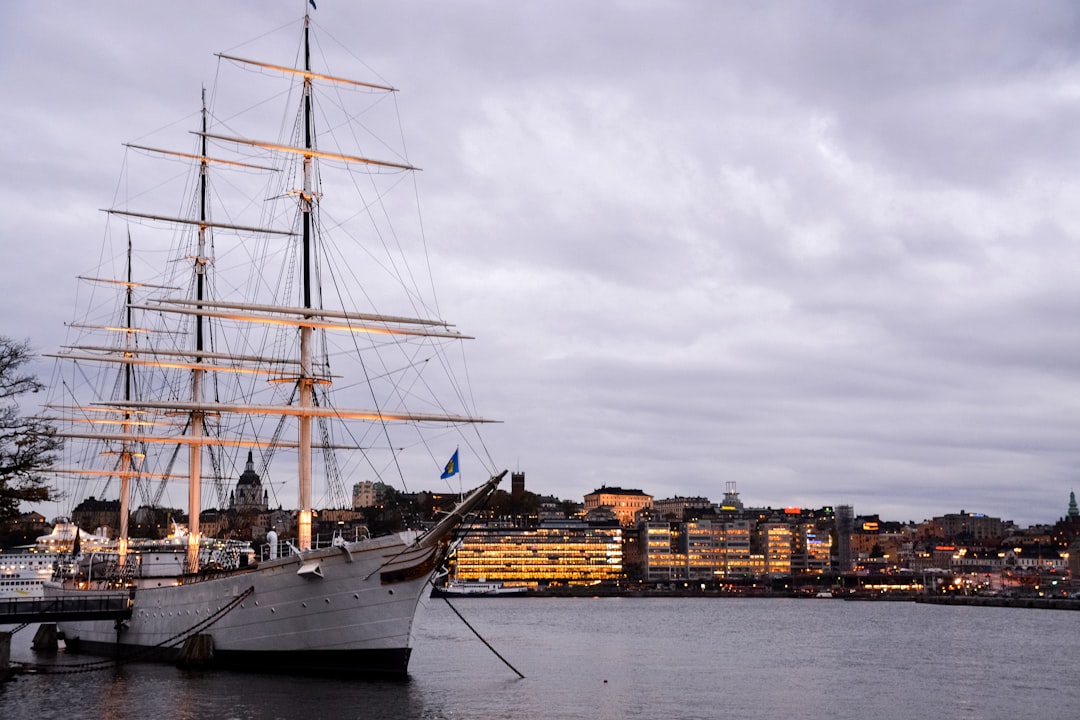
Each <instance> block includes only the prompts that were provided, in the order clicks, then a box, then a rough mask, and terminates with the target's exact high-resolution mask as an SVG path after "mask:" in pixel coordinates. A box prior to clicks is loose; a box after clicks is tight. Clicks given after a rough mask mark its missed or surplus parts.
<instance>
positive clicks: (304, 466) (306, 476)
mask: <svg viewBox="0 0 1080 720" xmlns="http://www.w3.org/2000/svg"><path fill="white" fill-rule="evenodd" d="M310 31H311V18H310V16H309V15H308V14H307V13H305V14H304V72H305V73H310V72H311V46H310V42H309V35H310ZM311 123H312V120H311V75H310V74H305V75H304V150H305V151H306V152H305V153H304V170H303V186H302V188H301V192H300V213H301V215H302V216H303V223H304V231H303V245H302V257H301V265H302V268H301V277H302V282H303V293H304V297H303V306H304V308H306V309H311V307H312V304H311V285H312V278H311V225H312V223H311V220H312V218H311V211H312V200H313V197H314V196H313V191H312V163H313V161H314V156H313V155H312V153H311V151H312V150H313V149H314V143H313V140H312V127H311ZM305 317H311V315H306V316H305ZM313 335H314V330H313V328H312V327H311V326H310V325H301V326H300V377H299V379H298V383H299V388H298V389H299V394H300V408H301V415H300V417H299V418H298V420H299V437H298V442H299V445H300V454H299V458H298V478H297V481H298V483H297V484H298V493H297V510H298V518H297V519H298V525H299V527H298V528H297V534H298V538H297V540H298V541H299V546H300V550H310V549H311V514H312V507H311V417H310V416H309V415H307V414H306V411H307V410H308V409H310V408H311V406H312V404H313V397H312V393H313V392H314V386H315V383H314V373H313V371H312V347H311V345H312V340H313Z"/></svg>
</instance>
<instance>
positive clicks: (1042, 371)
mask: <svg viewBox="0 0 1080 720" xmlns="http://www.w3.org/2000/svg"><path fill="white" fill-rule="evenodd" d="M336 5H337V4H335V3H331V2H329V0H328V2H327V3H325V4H323V3H320V9H319V10H318V11H317V12H316V13H315V20H316V23H319V24H320V25H322V26H323V27H322V28H321V29H322V30H323V32H322V35H321V36H322V38H323V46H322V52H324V53H326V54H327V56H328V57H330V59H332V60H333V61H334V62H335V63H340V62H342V61H343V59H344V54H345V52H346V51H347V52H348V53H352V54H355V55H356V56H357V57H359V58H361V59H363V61H364V62H365V63H366V64H368V65H369V66H370V67H371V68H372V70H373V71H374V72H377V73H378V74H379V75H380V76H382V77H384V78H386V79H387V80H389V81H390V82H392V83H393V84H395V85H397V86H399V87H401V88H402V89H403V92H402V93H400V96H399V97H398V98H397V99H396V100H397V102H398V103H399V104H400V106H401V108H402V111H403V118H404V123H405V127H404V132H405V134H406V138H407V140H408V148H409V154H410V157H411V159H412V160H413V161H415V162H416V163H417V164H418V165H420V166H421V167H423V168H424V171H423V172H422V173H420V175H419V177H418V184H419V186H420V189H421V199H422V203H423V212H424V221H425V227H426V229H427V233H428V243H429V247H430V249H431V252H432V265H433V267H434V268H436V269H437V271H438V274H439V275H440V277H439V278H437V280H436V282H437V285H438V286H439V290H440V299H441V301H442V303H443V304H444V308H443V309H444V311H445V314H446V315H447V316H449V317H450V318H451V319H452V320H454V321H456V322H458V323H459V324H460V325H461V327H462V329H463V330H465V331H466V332H469V333H470V334H473V333H474V334H476V335H477V336H478V337H479V339H478V340H477V341H476V342H475V343H474V344H473V345H472V347H471V348H470V350H471V352H470V370H471V377H472V380H473V382H474V384H475V385H476V393H477V399H478V402H479V404H480V406H481V410H482V411H483V412H484V413H485V414H489V415H496V416H499V417H501V418H502V419H503V420H505V424H504V425H501V426H498V427H495V428H492V429H491V432H490V438H491V439H490V441H489V447H490V448H491V450H492V453H493V455H494V456H495V457H496V459H497V460H499V461H500V462H502V463H503V464H505V465H508V466H511V467H520V468H521V469H523V470H525V471H526V473H527V476H528V481H529V486H530V488H531V489H533V490H535V491H537V492H541V493H552V494H556V495H559V496H562V497H568V498H577V499H580V497H581V496H582V495H584V494H585V493H587V492H589V491H591V490H593V489H594V488H595V487H597V486H599V485H600V484H602V483H606V484H621V485H626V486H633V487H641V488H642V489H644V490H646V491H647V492H650V493H652V494H654V495H656V496H658V497H663V496H668V495H672V494H676V493H678V494H682V495H687V494H704V495H709V496H712V497H714V498H716V497H718V496H719V495H720V493H721V492H722V490H723V485H724V483H725V482H726V481H737V482H738V485H739V489H740V491H741V492H742V495H743V497H744V499H745V500H746V501H747V502H749V503H752V504H762V505H773V506H781V505H788V504H801V505H808V506H816V505H825V504H834V503H841V502H850V503H852V504H854V505H855V508H856V511H857V512H877V511H880V512H881V513H882V514H883V515H884V516H886V517H889V518H892V519H903V520H908V519H914V520H921V519H922V518H924V517H929V516H931V515H934V514H939V513H942V512H949V511H956V510H959V509H960V508H964V509H967V510H971V511H982V512H987V513H990V514H994V515H1000V516H1004V517H1008V518H1012V519H1015V520H1017V521H1020V522H1025V523H1028V522H1052V521H1053V520H1055V519H1056V518H1057V517H1059V516H1060V515H1062V514H1063V513H1064V510H1065V504H1066V501H1067V498H1068V492H1069V490H1070V489H1073V487H1074V485H1075V483H1076V478H1077V476H1078V473H1080V467H1078V466H1080V452H1078V450H1077V442H1076V438H1077V437H1080V402H1078V401H1077V400H1076V398H1077V397H1080V395H1078V393H1077V392H1076V389H1075V386H1076V383H1077V381H1078V379H1080V360H1078V358H1080V336H1078V335H1077V333H1076V332H1075V330H1073V328H1072V323H1071V322H1070V320H1072V319H1073V318H1075V317H1077V311H1078V310H1080V283H1078V282H1077V281H1076V279H1075V277H1074V276H1075V268H1076V267H1078V266H1080V250H1078V245H1077V243H1076V242H1075V238H1076V237H1077V235H1078V231H1080V228H1078V221H1077V216H1076V213H1075V210H1074V208H1075V207H1077V199H1078V195H1080V185H1078V183H1077V181H1076V179H1075V174H1074V165H1075V162H1074V160H1073V159H1074V158H1075V157H1077V155H1078V152H1077V150H1078V149H1080V148H1078V135H1077V133H1076V132H1075V128H1076V127H1077V126H1078V123H1077V116H1078V113H1080V81H1078V78H1080V74H1078V71H1077V67H1078V65H1077V59H1076V56H1077V50H1076V48H1078V47H1080V45H1078V44H1077V42H1076V40H1077V37H1078V35H1080V10H1078V9H1077V8H1076V7H1075V6H1074V4H1073V3H1070V2H1065V1H1064V0H1062V1H1060V2H1045V3H1041V4H1040V7H1039V11H1038V12H1032V10H1031V8H1030V7H1029V6H1028V5H1027V4H1025V3H1016V2H1006V1H1004V0H1003V1H1001V2H970V3H952V4H948V5H942V4H941V3H936V2H913V3H862V2H839V1H838V2H823V3H798V2H766V3H753V4H743V3H712V2H689V1H688V2H681V3H678V2H676V3H671V2H665V3H647V2H614V1H611V2H599V3H574V2H555V3H501V2H488V1H483V0H475V1H473V2H465V3H453V4H451V3H439V2H423V1H421V0H415V1H412V2H401V3H381V4H375V5H370V4H365V5H364V6H363V7H361V8H354V7H352V5H351V4H350V5H348V6H347V7H345V6H344V4H342V5H343V6H342V7H337V6H336ZM289 7H292V6H291V5H289V6H288V7H286V8H285V9H284V10H282V9H281V8H268V7H267V6H266V4H265V3H261V2H236V3H229V4H226V5H222V4H220V3H209V2H194V3H187V4H184V6H183V7H182V8H181V7H171V6H166V7H161V6H157V5H146V4H143V3H130V2H119V1H114V2H106V3H98V4H95V5H94V6H93V7H88V6H85V5H84V4H83V3H75V2H55V3H48V4H46V6H45V7H44V8H40V9H35V10H33V11H32V10H31V9H30V8H29V7H28V6H27V4H8V5H6V6H4V8H3V9H0V28H2V29H0V40H2V41H3V43H4V45H3V47H4V48H5V49H4V51H3V52H2V54H0V73H2V74H0V78H2V81H3V84H4V87H5V89H6V90H7V93H6V96H7V98H8V101H7V102H6V103H5V105H4V106H3V107H0V117H2V119H3V127H4V128H5V133H4V134H3V137H2V138H0V150H2V152H3V156H4V157H5V158H6V159H7V160H8V166H7V172H8V181H7V182H6V183H4V184H3V186H2V189H0V206H2V207H3V210H4V217H5V218H7V219H8V220H7V222H6V227H5V229H4V230H3V231H2V232H3V233H4V234H5V235H6V237H5V240H4V247H5V260H6V262H5V263H4V268H3V270H2V271H0V272H2V273H3V275H2V279H3V282H4V284H5V286H6V287H7V288H9V292H8V294H7V297H8V299H7V300H6V301H5V307H6V308H7V310H6V311H5V318H6V322H5V327H4V328H3V332H4V333H6V334H9V335H13V336H16V337H23V336H29V337H30V338H31V339H32V340H33V341H34V343H35V344H36V345H37V346H38V347H39V348H41V349H52V348H54V347H56V346H57V345H58V344H59V343H60V341H61V339H62V334H61V332H62V327H61V326H62V323H63V321H65V320H67V319H68V318H69V317H70V315H71V310H70V305H71V303H72V301H73V293H74V290H73V289H69V286H70V285H71V283H70V282H69V281H68V280H67V278H70V277H73V276H74V275H76V274H78V273H79V272H81V271H82V270H83V268H85V267H88V266H93V263H94V261H95V255H94V253H95V252H96V243H97V241H98V239H99V237H100V232H101V231H100V228H101V227H102V225H103V224H104V218H103V217H101V213H99V212H97V209H98V208H101V207H105V206H107V205H108V204H109V202H110V200H111V198H112V196H113V192H114V191H113V187H112V186H111V184H110V183H112V182H114V181H113V178H114V177H115V176H116V168H117V165H118V163H119V162H120V159H121V157H122V156H121V152H120V149H119V143H120V142H123V141H132V140H135V139H136V138H137V137H139V136H140V135H141V134H143V133H146V132H149V131H153V130H156V129H159V128H162V127H165V126H168V125H170V124H172V123H178V122H179V123H181V127H185V128H186V127H187V126H186V125H184V124H183V123H184V122H188V124H190V120H189V118H190V117H192V111H193V110H194V109H197V107H198V93H199V88H200V87H201V85H202V84H206V85H208V86H210V85H212V83H213V80H214V72H215V70H214V68H215V65H214V58H213V57H212V53H213V52H218V51H225V50H233V49H236V52H237V54H241V55H242V54H243V52H241V51H240V50H242V49H243V47H244V46H238V42H240V41H242V40H244V39H246V38H248V37H257V36H258V35H259V33H261V32H263V30H264V29H272V28H275V27H279V26H281V25H283V24H286V23H288V22H290V21H292V20H293V19H294V17H293V16H292V15H291V14H290V13H289V9H288V8H289ZM294 9H295V8H294ZM282 13H284V14H282ZM328 35H329V36H330V39H328V38H327V36H328ZM51 328H55V330H53V329H51Z"/></svg>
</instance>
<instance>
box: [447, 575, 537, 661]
mask: <svg viewBox="0 0 1080 720" xmlns="http://www.w3.org/2000/svg"><path fill="white" fill-rule="evenodd" d="M443 600H444V601H445V602H446V605H447V607H449V608H450V609H451V610H453V611H454V614H455V615H457V616H458V617H459V618H460V619H461V622H463V623H465V627H467V628H469V629H470V630H472V633H473V635H475V636H476V637H477V638H478V639H479V640H480V642H482V643H484V645H486V646H487V649H488V650H490V651H491V652H492V653H494V654H495V657H497V658H499V659H500V660H502V661H503V665H506V667H508V668H510V669H511V670H513V671H514V672H515V673H516V674H517V676H518V677H519V678H521V679H522V680H524V679H525V676H524V675H522V674H521V671H520V670H518V669H517V668H516V667H514V666H513V665H511V664H510V661H509V660H507V659H506V658H504V657H503V656H502V655H500V654H499V651H498V650H496V649H495V648H494V647H492V646H491V643H489V642H488V641H487V640H485V639H484V637H483V636H482V635H481V634H480V633H479V632H477V630H476V628H474V627H473V626H472V625H470V624H469V621H468V620H466V619H465V616H464V615H462V614H461V613H459V612H458V609H457V608H456V607H454V606H453V605H452V604H451V603H450V598H448V597H446V596H443Z"/></svg>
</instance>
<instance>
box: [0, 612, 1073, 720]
mask: <svg viewBox="0 0 1080 720" xmlns="http://www.w3.org/2000/svg"><path fill="white" fill-rule="evenodd" d="M452 602H453V604H454V607H455V608H457V610H458V611H459V612H460V613H461V614H462V615H463V616H464V618H465V619H466V620H468V622H469V624H470V625H471V626H472V627H474V628H475V629H476V631H477V632H478V633H479V634H480V635H481V636H483V638H484V639H485V640H487V642H488V643H490V644H491V646H492V648H494V650H495V651H497V652H498V653H499V655H501V656H502V657H503V658H505V661H506V663H509V664H510V665H512V666H513V667H514V668H516V669H517V670H519V671H520V672H521V673H522V674H523V675H524V676H525V677H524V678H523V679H522V678H519V677H518V676H517V675H516V674H515V672H514V671H513V670H512V669H511V668H510V667H508V665H507V664H504V662H503V661H502V660H500V658H499V657H498V656H496V654H494V653H493V652H492V650H491V649H489V648H488V647H486V646H485V645H484V644H483V643H482V642H481V641H480V640H478V639H477V637H476V636H475V635H474V634H473V633H472V632H471V631H470V629H469V627H468V626H466V625H465V623H463V622H462V620H461V619H459V618H458V617H457V616H456V615H455V614H454V613H453V612H452V610H451V609H450V608H449V607H447V605H446V604H445V603H444V602H443V601H442V600H437V599H429V600H426V601H425V607H424V608H422V610H421V613H420V614H419V616H418V622H417V627H416V649H415V650H414V653H413V659H412V663H411V666H410V677H409V679H408V680H406V681H400V682H350V681H347V680H329V679H325V680H324V679H317V678H316V679H311V678H303V679H300V678H288V677H277V676H270V675H257V674H246V673H234V672H213V671H193V670H181V669H178V668H175V667H173V666H171V665H154V664H139V663H133V664H126V665H121V666H118V667H113V668H110V669H108V670H105V671H97V672H79V673H70V674H56V673H40V674H20V675H17V676H16V677H15V678H14V679H13V680H11V681H9V682H8V683H5V684H3V685H0V718H35V720H47V719H49V718H64V719H65V720H70V718H73V717H94V718H105V719H107V720H108V719H113V718H148V717H152V718H155V720H168V719H172V718H176V719H187V718H191V719H192V720H195V719H196V718H197V719H199V720H203V719H205V718H238V719H240V718H245V719H246V718H252V719H255V718H258V719H259V720H263V719H266V718H304V719H305V720H314V719H316V718H380V719H383V720H392V719H394V718H433V719H434V718H479V719H484V718H514V720H540V719H541V718H543V719H544V720H551V719H564V718H589V719H590V720H598V719H600V720H602V719H606V718H612V719H615V718H791V717H820V718H832V719H834V720H836V719H845V718H851V719H854V718H860V719H862V718H873V720H887V719H890V718H897V719H899V718H915V717H940V718H952V719H955V718H978V719H979V720H986V719H989V718H1023V717H1029V716H1031V715H1032V714H1033V713H1035V712H1036V711H1037V713H1038V715H1039V716H1040V717H1075V715H1076V708H1078V707H1080V663H1078V662H1077V660H1076V657H1077V651H1078V650H1080V612H1068V611H1055V610H1034V609H1019V608H996V607H948V606H934V605H924V604H915V603H911V602H845V601H842V600H837V599H812V600H811V599H806V600H795V599H750V598H746V599H742V598H522V597H502V598H470V599H461V600H454V601H452ZM5 629H10V628H5ZM33 630H34V628H33V627H30V628H27V629H25V630H22V631H20V632H18V633H16V634H15V636H14V637H13V641H12V660H13V661H33V662H39V663H40V662H44V663H48V664H49V665H50V666H51V669H53V670H60V669H64V667H67V666H70V665H72V664H76V665H77V664H78V663H84V662H88V661H92V660H94V658H88V657H84V656H76V655H72V654H68V653H66V652H65V651H64V650H62V649H61V650H60V651H59V652H57V653H56V654H54V655H48V654H41V653H35V652H33V651H32V650H31V649H30V641H31V640H32V633H33Z"/></svg>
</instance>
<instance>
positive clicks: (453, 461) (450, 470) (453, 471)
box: [439, 450, 461, 480]
mask: <svg viewBox="0 0 1080 720" xmlns="http://www.w3.org/2000/svg"><path fill="white" fill-rule="evenodd" d="M457 454H458V451H457V450H455V451H454V454H453V455H451V456H450V461H449V462H448V463H446V467H444V468H443V471H442V475H440V476H439V477H440V479H442V480H445V479H446V478H448V477H452V476H454V475H457V473H458V470H460V469H461V468H459V467H458V459H457Z"/></svg>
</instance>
